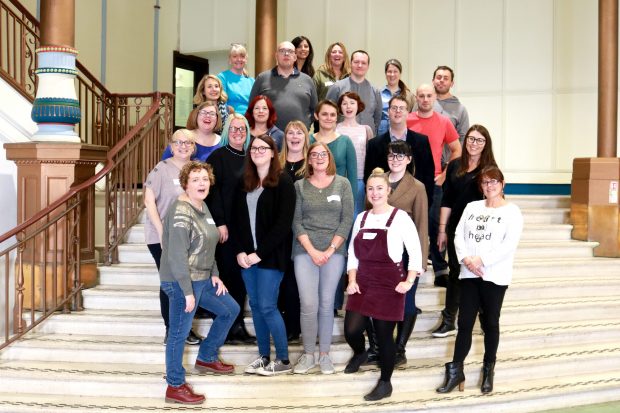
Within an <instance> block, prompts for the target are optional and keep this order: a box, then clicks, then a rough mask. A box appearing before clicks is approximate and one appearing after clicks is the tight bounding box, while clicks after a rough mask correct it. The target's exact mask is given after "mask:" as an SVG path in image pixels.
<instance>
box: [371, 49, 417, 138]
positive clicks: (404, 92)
mask: <svg viewBox="0 0 620 413" xmlns="http://www.w3.org/2000/svg"><path fill="white" fill-rule="evenodd" d="M402 73H403V66H402V65H401V63H400V62H399V61H398V60H397V59H390V60H388V61H387V62H385V79H386V80H387V85H385V87H384V88H383V90H381V101H382V102H383V111H382V112H381V123H380V124H379V130H378V131H377V135H383V134H384V133H386V132H387V131H388V129H389V127H390V120H389V117H388V107H389V103H390V99H392V97H394V96H399V95H400V96H403V97H404V98H405V100H406V102H407V112H411V109H413V103H414V101H415V97H414V96H413V93H411V91H410V90H409V88H408V87H407V85H406V84H405V82H403V81H402V80H401V78H400V77H401V75H402Z"/></svg>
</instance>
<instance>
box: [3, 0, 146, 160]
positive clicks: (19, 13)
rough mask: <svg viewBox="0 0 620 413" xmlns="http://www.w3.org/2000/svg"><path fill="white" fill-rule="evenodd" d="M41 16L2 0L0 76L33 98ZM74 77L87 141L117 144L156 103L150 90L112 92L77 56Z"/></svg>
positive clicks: (81, 127) (79, 127) (80, 129)
mask: <svg viewBox="0 0 620 413" xmlns="http://www.w3.org/2000/svg"><path fill="white" fill-rule="evenodd" d="M39 42H40V31H39V22H38V20H37V19H36V18H35V17H34V16H33V15H32V14H30V13H29V12H28V10H26V9H25V8H24V6H22V5H21V4H20V3H19V2H18V1H17V0H0V77H2V78H3V79H4V80H5V81H7V82H8V83H9V84H11V85H12V86H13V87H14V88H15V90H17V91H18V92H19V93H20V94H21V95H22V96H24V97H25V98H26V99H28V100H29V101H30V102H33V101H34V99H35V96H36V86H37V76H36V75H35V69H36V68H37V54H36V53H35V50H36V49H37V47H39ZM76 69H77V71H78V74H77V76H76V80H75V87H76V95H77V98H78V100H79V101H80V111H81V114H82V119H81V121H80V123H78V124H77V125H75V131H76V133H77V134H78V136H79V137H80V139H81V140H82V142H85V143H92V144H94V145H103V146H107V147H109V148H111V147H113V146H114V145H116V143H117V142H118V141H119V140H120V139H122V138H123V137H124V136H125V135H126V134H127V133H128V132H129V130H130V129H131V128H132V127H133V126H134V125H135V124H136V122H137V121H138V120H139V119H140V118H141V116H142V115H143V114H144V113H145V112H146V111H147V110H148V109H149V108H150V106H151V104H152V103H153V102H152V101H151V100H150V98H151V94H117V93H111V92H110V91H109V90H108V89H106V87H105V86H104V85H103V84H102V83H101V82H99V80H97V78H96V77H95V76H94V75H93V74H92V73H90V72H89V71H88V70H87V69H86V68H85V67H84V66H83V65H82V64H81V63H80V61H79V60H78V61H77V62H76Z"/></svg>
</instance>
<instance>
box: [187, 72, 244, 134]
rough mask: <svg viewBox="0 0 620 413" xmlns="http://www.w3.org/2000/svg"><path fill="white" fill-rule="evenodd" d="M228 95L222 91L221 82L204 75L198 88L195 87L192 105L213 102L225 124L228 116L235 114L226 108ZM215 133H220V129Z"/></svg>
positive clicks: (213, 77)
mask: <svg viewBox="0 0 620 413" xmlns="http://www.w3.org/2000/svg"><path fill="white" fill-rule="evenodd" d="M227 101H228V95H227V94H226V92H225V91H224V87H223V85H222V81H221V80H220V78H219V77H217V76H215V75H209V74H207V75H204V76H203V77H202V79H200V82H199V83H198V86H197V87H196V94H194V105H200V104H201V103H203V102H213V103H215V104H216V105H217V108H218V112H220V117H221V119H222V124H224V123H226V120H227V119H228V115H229V114H231V113H235V110H234V109H233V108H232V107H231V106H228V104H227V103H226V102H227ZM215 131H216V132H217V133H220V132H221V129H216V130H215Z"/></svg>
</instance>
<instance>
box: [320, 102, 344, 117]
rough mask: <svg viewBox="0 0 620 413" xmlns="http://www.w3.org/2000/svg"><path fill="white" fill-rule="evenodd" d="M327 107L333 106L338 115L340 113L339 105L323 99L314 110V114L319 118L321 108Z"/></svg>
mask: <svg viewBox="0 0 620 413" xmlns="http://www.w3.org/2000/svg"><path fill="white" fill-rule="evenodd" d="M325 105H327V106H331V107H332V108H334V109H336V113H338V112H339V110H338V105H336V104H335V103H334V102H333V101H331V100H329V99H323V100H322V101H320V102H319V103H318V104H317V105H316V108H315V109H314V114H315V115H317V116H319V112H320V111H321V108H322V107H323V106H325Z"/></svg>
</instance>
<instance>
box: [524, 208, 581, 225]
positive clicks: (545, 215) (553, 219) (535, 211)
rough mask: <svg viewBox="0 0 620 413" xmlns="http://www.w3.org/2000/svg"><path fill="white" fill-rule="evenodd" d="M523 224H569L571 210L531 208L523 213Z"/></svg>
mask: <svg viewBox="0 0 620 413" xmlns="http://www.w3.org/2000/svg"><path fill="white" fill-rule="evenodd" d="M522 213H523V223H524V224H525V225H529V224H568V223H569V218H570V208H555V209H550V208H529V209H528V210H527V211H522Z"/></svg>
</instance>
